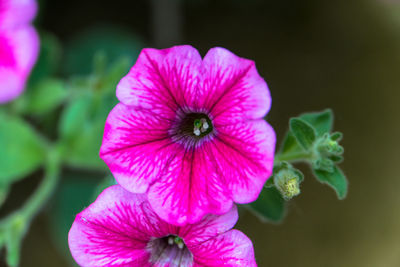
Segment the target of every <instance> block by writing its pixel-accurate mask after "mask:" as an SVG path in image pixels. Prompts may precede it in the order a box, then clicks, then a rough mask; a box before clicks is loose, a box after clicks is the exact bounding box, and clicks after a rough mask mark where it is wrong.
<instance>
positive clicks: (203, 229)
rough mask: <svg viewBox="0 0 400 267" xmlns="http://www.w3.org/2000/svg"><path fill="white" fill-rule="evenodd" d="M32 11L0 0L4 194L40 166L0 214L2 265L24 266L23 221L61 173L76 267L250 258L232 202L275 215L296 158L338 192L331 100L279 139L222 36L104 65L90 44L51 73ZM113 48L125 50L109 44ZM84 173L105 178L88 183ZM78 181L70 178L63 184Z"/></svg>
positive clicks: (341, 186)
mask: <svg viewBox="0 0 400 267" xmlns="http://www.w3.org/2000/svg"><path fill="white" fill-rule="evenodd" d="M35 12H36V3H35V2H34V1H33V0H32V1H28V0H25V1H22V0H0V87H1V88H0V102H2V103H3V105H2V106H0V147H1V148H2V157H1V158H0V205H2V204H3V202H4V200H6V199H7V196H8V194H9V191H10V188H11V186H12V185H13V184H14V183H17V182H18V181H19V180H22V179H23V178H26V177H27V176H28V175H32V176H35V175H40V174H43V175H44V178H43V180H42V181H41V184H40V185H39V186H38V187H37V190H36V191H35V192H34V193H33V194H32V195H31V197H30V198H29V199H28V200H26V202H25V204H24V205H23V206H22V207H21V208H20V209H17V210H15V211H14V212H12V213H10V214H8V216H5V217H4V218H2V219H1V220H0V247H5V249H6V261H7V263H8V264H9V265H10V266H17V265H18V264H19V261H20V249H21V242H22V240H23V238H24V236H25V234H26V233H27V232H28V230H29V226H30V223H31V222H32V220H33V218H34V217H35V215H36V214H37V213H38V212H39V211H40V210H41V208H42V207H43V206H45V204H46V203H48V202H49V199H50V197H51V195H52V194H53V193H54V192H55V191H56V190H57V185H58V184H60V185H61V186H60V187H59V188H60V189H58V190H59V191H58V192H59V194H57V195H56V196H55V203H57V204H58V203H59V202H61V203H62V201H65V200H68V201H69V202H73V201H76V200H77V199H78V200H79V201H78V202H77V205H76V207H75V209H74V210H73V211H72V212H71V211H70V213H68V212H65V211H64V210H62V209H61V208H59V207H60V206H62V205H58V206H57V205H56V206H57V208H55V209H54V210H52V212H51V214H52V215H53V217H52V218H51V220H53V223H52V225H54V226H53V227H55V228H54V229H55V231H56V232H57V231H58V232H62V231H61V230H60V229H59V228H57V227H59V226H60V225H62V224H66V227H65V229H64V230H63V231H64V232H63V233H64V234H65V235H64V237H63V238H62V241H61V243H62V244H63V245H64V248H61V249H65V247H66V246H65V244H66V243H67V241H66V239H67V234H68V231H69V234H68V237H69V238H68V246H69V249H70V251H71V253H72V256H73V258H74V260H75V261H76V262H77V263H78V264H80V265H81V266H142V265H143V266H177V267H178V266H219V265H225V266H257V264H256V256H257V255H256V254H257V253H254V248H253V244H252V242H251V241H250V239H249V238H248V237H247V236H246V235H245V234H244V233H242V232H240V231H239V230H232V227H233V226H234V225H235V223H236V221H237V220H238V209H239V210H243V211H244V210H248V211H250V212H252V213H254V214H255V215H257V216H258V217H259V218H260V219H261V220H262V221H264V222H272V223H278V222H280V221H282V220H283V218H284V216H285V214H286V203H287V202H288V201H290V200H291V199H292V198H293V197H295V196H297V195H299V194H300V193H301V190H300V184H301V182H302V181H303V180H304V175H303V173H302V172H301V171H300V170H299V169H297V166H296V164H297V163H298V162H303V163H306V164H308V165H309V166H310V167H311V169H312V172H313V174H314V176H315V177H316V178H317V180H318V181H320V182H322V183H326V184H328V185H329V186H331V187H332V188H333V189H334V190H335V191H336V193H337V196H338V198H339V199H343V198H344V197H345V196H346V194H347V180H346V177H345V176H344V174H343V172H342V171H341V170H340V169H339V167H338V166H337V164H338V163H340V162H341V161H342V160H343V157H342V156H343V147H342V146H340V144H339V141H340V140H341V138H342V134H341V133H339V132H332V130H333V113H332V111H331V110H330V109H327V110H324V111H321V112H311V113H304V114H301V115H299V116H298V117H294V118H291V119H290V121H289V131H288V133H287V134H286V135H285V137H284V138H283V142H282V144H281V145H280V146H278V147H277V149H276V137H275V132H274V130H273V128H272V127H271V126H270V124H269V123H267V122H266V120H265V116H266V115H267V113H268V111H269V109H270V106H271V102H272V101H271V95H270V91H269V88H268V87H267V84H266V82H265V81H264V79H263V78H262V77H261V76H260V75H259V73H258V71H257V69H256V65H255V62H254V61H252V60H248V59H245V58H241V57H239V56H237V55H235V54H233V53H232V52H230V51H229V50H227V49H225V48H220V47H216V48H211V49H210V50H209V51H208V52H207V54H206V55H205V56H204V57H203V58H202V57H201V56H200V54H199V52H198V51H197V50H196V49H195V48H193V47H192V46H189V45H182V46H174V47H171V48H167V49H153V48H144V49H141V48H142V47H143V45H142V44H140V42H138V41H137V40H136V41H135V45H129V49H128V50H129V51H128V53H127V54H125V55H120V56H119V57H117V60H115V61H114V62H112V63H111V64H110V62H109V60H107V56H106V55H107V53H106V52H107V51H106V50H107V49H103V51H100V52H98V53H96V54H95V55H94V56H93V58H91V61H93V66H92V67H90V68H91V71H90V72H89V74H88V73H85V71H82V72H81V73H79V75H76V73H75V75H72V74H71V73H69V71H68V70H67V69H66V70H63V72H62V71H59V72H57V67H56V66H57V62H58V61H59V57H61V53H60V47H61V45H60V44H59V42H58V40H57V38H55V37H54V36H52V35H50V34H48V33H44V34H42V36H41V53H40V57H39V59H38V60H37V54H38V45H39V42H38V37H37V34H36V32H35V30H34V29H33V28H32V26H31V24H30V23H31V21H32V19H33V17H34V15H35ZM105 32H106V31H104V30H100V31H99V33H100V35H101V36H103V35H105ZM109 34H111V35H112V34H114V33H109ZM85 36H87V35H85ZM89 36H90V38H89V39H90V40H96V38H97V37H96V36H98V35H96V34H94V35H89ZM108 39H109V40H113V38H108ZM80 41H81V42H85V40H83V41H82V40H80ZM94 43H95V45H94V47H96V48H97V46H99V43H98V42H94ZM138 43H139V44H138ZM119 44H120V43H119ZM75 49H76V47H73V48H70V51H72V52H70V56H69V58H74V57H76V54H78V53H77V52H76V50H75ZM78 50H79V49H78ZM115 50H118V51H120V50H121V51H122V50H123V49H115V48H114V49H113V50H112V52H111V53H110V51H108V52H109V54H112V53H114V52H115ZM139 50H141V52H140V53H138V51H139ZM135 53H136V54H139V55H138V58H137V60H136V61H135V62H136V63H135V64H134V66H133V67H132V68H131V69H130V70H129V67H130V65H131V63H130V62H131V61H132V60H133V59H132V57H134V55H135ZM83 54H85V53H83ZM67 58H68V57H67ZM36 61H37V63H36V67H35V68H34V69H33V71H32V74H31V75H30V77H29V81H28V80H27V79H28V76H29V74H30V73H31V69H32V67H33V65H34V64H35V62H36ZM72 61H73V60H72ZM66 62H68V60H67V59H66ZM66 65H68V64H66ZM257 66H258V65H257ZM73 69H78V66H77V65H75V66H74V67H73ZM65 77H67V78H65ZM25 87H27V91H26V92H24V93H23V94H21V93H22V91H23V90H24V88H25ZM273 90H274V89H272V91H273ZM20 94H21V95H20ZM115 96H116V97H115ZM281 104H282V105H283V104H284V103H279V105H281ZM55 125H57V126H56V127H55ZM102 160H103V161H104V162H103V161H102ZM104 163H105V164H104ZM63 168H64V169H67V171H65V170H64V171H63ZM88 170H89V173H90V174H87V172H88ZM82 174H85V175H92V176H94V177H96V178H98V177H99V175H101V178H103V177H106V178H104V179H103V180H102V181H101V182H100V181H98V180H96V179H95V178H94V179H93V180H96V182H91V183H89V184H88V185H87V187H88V188H89V190H88V191H84V192H83V191H79V190H83V188H84V184H83V183H82V180H84V179H80V178H81V176H82ZM79 175H80V176H79ZM77 176H78V179H77V178H75V177H77ZM61 177H63V179H60V178H61ZM64 177H69V178H64ZM73 179H76V180H75V181H78V180H79V182H77V183H78V185H79V186H73V187H71V188H72V189H73V190H71V191H68V188H69V186H70V183H72V182H71V181H74V180H73ZM66 192H67V193H66ZM81 195H84V196H85V199H84V200H81V199H79V198H80V197H81ZM86 196H89V197H86ZM90 203H92V204H90ZM68 204H70V203H68ZM88 204H90V206H89V207H87V208H86V209H83V208H84V206H85V205H88ZM82 209H83V211H81V210H82ZM79 211H81V212H80V213H79V214H78V215H76V213H78V212H79ZM66 215H68V216H69V217H67V219H66V220H61V223H60V218H64V217H63V216H66ZM73 215H76V218H75V221H74V222H72V216H73ZM71 224H72V227H71ZM59 230H60V231H59ZM64 252H65V250H64ZM65 254H67V252H65Z"/></svg>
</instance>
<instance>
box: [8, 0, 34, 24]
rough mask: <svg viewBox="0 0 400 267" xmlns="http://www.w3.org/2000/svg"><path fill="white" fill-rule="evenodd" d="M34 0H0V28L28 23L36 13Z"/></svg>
mask: <svg viewBox="0 0 400 267" xmlns="http://www.w3.org/2000/svg"><path fill="white" fill-rule="evenodd" d="M36 11H37V4H36V1H35V0H0V28H15V27H18V26H21V25H24V24H27V23H30V22H31V21H32V20H33V18H34V17H35V15H36Z"/></svg>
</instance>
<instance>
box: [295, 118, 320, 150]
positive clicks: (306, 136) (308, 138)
mask: <svg viewBox="0 0 400 267" xmlns="http://www.w3.org/2000/svg"><path fill="white" fill-rule="evenodd" d="M290 131H291V132H292V133H293V135H294V137H296V140H297V141H298V142H299V144H300V145H301V146H302V147H303V148H304V149H305V150H309V149H310V148H311V147H312V145H313V143H314V141H315V130H314V129H313V127H312V126H311V125H310V124H308V123H307V122H305V121H303V120H301V119H298V118H292V119H290Z"/></svg>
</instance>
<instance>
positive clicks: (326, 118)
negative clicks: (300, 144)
mask: <svg viewBox="0 0 400 267" xmlns="http://www.w3.org/2000/svg"><path fill="white" fill-rule="evenodd" d="M299 118H300V119H302V120H304V121H306V122H308V123H309V124H310V125H311V126H313V127H314V129H315V131H316V134H317V136H322V135H323V134H324V133H329V132H331V131H332V126H333V113H332V110H331V109H326V110H324V111H320V112H309V113H304V114H302V115H300V116H299Z"/></svg>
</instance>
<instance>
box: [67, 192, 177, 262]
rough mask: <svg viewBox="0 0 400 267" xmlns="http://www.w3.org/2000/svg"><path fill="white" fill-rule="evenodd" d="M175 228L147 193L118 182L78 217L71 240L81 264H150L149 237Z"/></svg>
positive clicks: (72, 251) (72, 229)
mask: <svg viewBox="0 0 400 267" xmlns="http://www.w3.org/2000/svg"><path fill="white" fill-rule="evenodd" d="M176 231H177V229H175V228H174V227H171V226H169V225H167V224H165V223H164V222H162V221H161V220H160V219H159V217H158V216H157V215H156V214H155V213H154V212H153V211H152V210H151V208H150V205H149V204H148V202H146V197H145V196H144V195H138V194H132V193H129V192H128V191H126V190H124V189H123V188H122V187H120V186H119V185H115V186H111V187H109V188H107V189H106V190H104V191H103V193H101V194H100V196H99V197H98V198H97V200H96V201H95V202H94V203H93V204H92V205H90V206H89V207H88V208H87V209H85V210H84V211H82V212H81V213H80V214H78V215H77V216H76V219H75V221H74V223H73V225H72V227H71V230H70V232H69V236H68V242H69V246H70V250H71V253H72V256H73V257H74V259H75V260H76V262H77V263H78V264H80V265H81V266H132V265H133V266H151V265H150V264H149V258H150V252H149V251H148V249H146V246H147V244H148V242H149V241H150V239H151V238H152V237H162V236H165V235H167V234H168V233H169V232H172V233H174V232H176Z"/></svg>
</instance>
